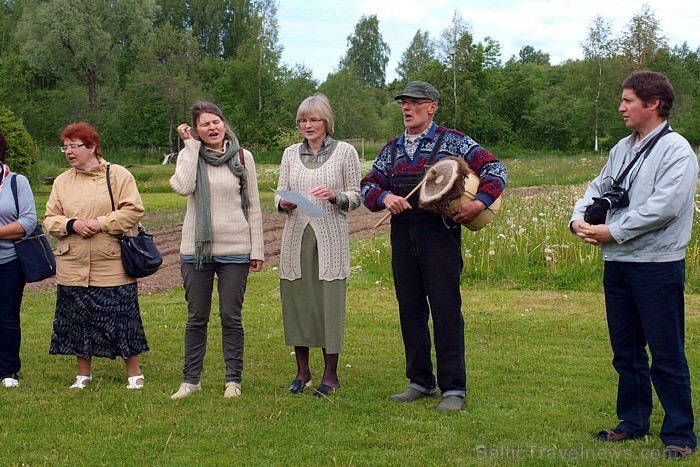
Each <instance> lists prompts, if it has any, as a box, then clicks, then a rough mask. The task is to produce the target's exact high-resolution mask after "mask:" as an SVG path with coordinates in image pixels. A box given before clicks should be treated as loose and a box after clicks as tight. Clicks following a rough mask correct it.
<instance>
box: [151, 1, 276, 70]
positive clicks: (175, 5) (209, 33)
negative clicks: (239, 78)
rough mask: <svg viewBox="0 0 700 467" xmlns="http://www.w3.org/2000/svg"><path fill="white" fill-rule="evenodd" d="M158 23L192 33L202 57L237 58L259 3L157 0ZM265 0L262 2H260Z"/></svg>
mask: <svg viewBox="0 0 700 467" xmlns="http://www.w3.org/2000/svg"><path fill="white" fill-rule="evenodd" d="M157 2H158V4H159V5H160V7H161V14H160V15H159V17H158V24H159V25H160V24H164V23H166V22H167V23H170V24H172V25H173V26H174V27H177V28H179V29H185V30H188V31H190V32H191V33H192V35H193V36H194V37H195V38H196V39H197V42H199V46H200V53H201V54H202V55H203V56H205V57H217V58H236V57H237V54H238V47H239V46H240V45H242V43H243V42H244V41H245V40H246V39H247V38H248V35H249V34H250V21H251V19H252V18H253V17H254V16H255V9H256V7H257V5H258V4H259V3H261V2H257V1H254V0H187V1H183V0H157ZM262 3H264V2H262Z"/></svg>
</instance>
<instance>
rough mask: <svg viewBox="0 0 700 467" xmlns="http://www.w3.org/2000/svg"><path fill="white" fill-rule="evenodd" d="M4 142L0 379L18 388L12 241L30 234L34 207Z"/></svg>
mask: <svg viewBox="0 0 700 467" xmlns="http://www.w3.org/2000/svg"><path fill="white" fill-rule="evenodd" d="M6 157H7V140H6V139H5V135H3V134H2V133H0V284H2V288H3V293H2V300H0V379H1V380H2V385H3V386H4V387H6V388H11V387H16V386H19V376H18V374H19V370H20V368H21V366H22V365H21V362H20V359H19V346H20V341H21V339H22V331H21V329H20V319H19V311H20V307H21V306H22V296H23V295H24V286H25V280H24V274H22V268H21V267H20V265H19V259H18V258H17V252H16V251H15V244H14V242H13V240H19V239H20V238H22V237H24V236H26V235H27V233H31V232H33V231H34V229H35V228H36V224H37V218H36V207H35V206H34V195H33V194H32V187H31V186H29V180H27V177H25V176H24V175H19V174H14V173H12V171H11V170H10V167H9V166H8V165H7V164H6ZM12 177H15V179H16V182H17V203H18V205H19V212H17V207H16V205H15V197H14V195H13V194H12V189H11V187H10V183H11V181H12Z"/></svg>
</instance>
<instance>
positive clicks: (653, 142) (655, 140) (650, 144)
mask: <svg viewBox="0 0 700 467" xmlns="http://www.w3.org/2000/svg"><path fill="white" fill-rule="evenodd" d="M672 131H673V130H671V129H670V128H669V126H668V122H666V125H665V126H664V127H663V128H662V129H661V131H659V132H658V133H657V134H656V135H654V137H653V138H652V139H650V140H649V141H648V142H647V143H646V144H645V145H644V146H643V147H642V149H640V151H639V152H638V153H637V155H636V156H635V157H634V159H632V161H631V162H630V163H629V164H627V167H625V169H624V170H623V171H622V172H621V173H620V174H619V175H618V176H617V177H615V178H614V179H613V185H612V186H614V187H616V186H617V187H619V186H620V183H622V181H623V180H624V179H625V177H626V176H627V174H628V173H629V171H630V170H632V167H634V164H636V163H637V161H638V160H639V159H640V158H642V157H643V158H644V159H646V157H647V156H648V155H649V153H650V152H651V150H652V149H653V148H654V146H656V143H658V142H659V140H660V139H661V138H662V137H664V136H665V135H666V134H668V133H671V132H672ZM645 154H646V155H645ZM644 159H642V163H643V162H644ZM630 185H632V182H631V181H630Z"/></svg>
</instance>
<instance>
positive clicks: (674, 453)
mask: <svg viewBox="0 0 700 467" xmlns="http://www.w3.org/2000/svg"><path fill="white" fill-rule="evenodd" d="M694 452H695V450H694V449H692V448H690V447H688V446H683V447H680V446H675V445H673V444H669V445H668V446H666V447H665V448H664V459H681V458H683V457H690V456H692V455H693V453H694Z"/></svg>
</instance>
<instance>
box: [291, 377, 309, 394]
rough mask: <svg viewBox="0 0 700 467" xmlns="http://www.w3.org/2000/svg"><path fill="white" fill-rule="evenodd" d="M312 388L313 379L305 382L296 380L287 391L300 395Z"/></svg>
mask: <svg viewBox="0 0 700 467" xmlns="http://www.w3.org/2000/svg"><path fill="white" fill-rule="evenodd" d="M311 386H312V383H311V378H309V379H307V380H306V381H304V380H303V379H295V380H294V381H292V384H290V385H289V387H288V388H287V389H289V390H290V391H291V393H292V394H299V393H301V392H304V389H306V388H310V387H311Z"/></svg>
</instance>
